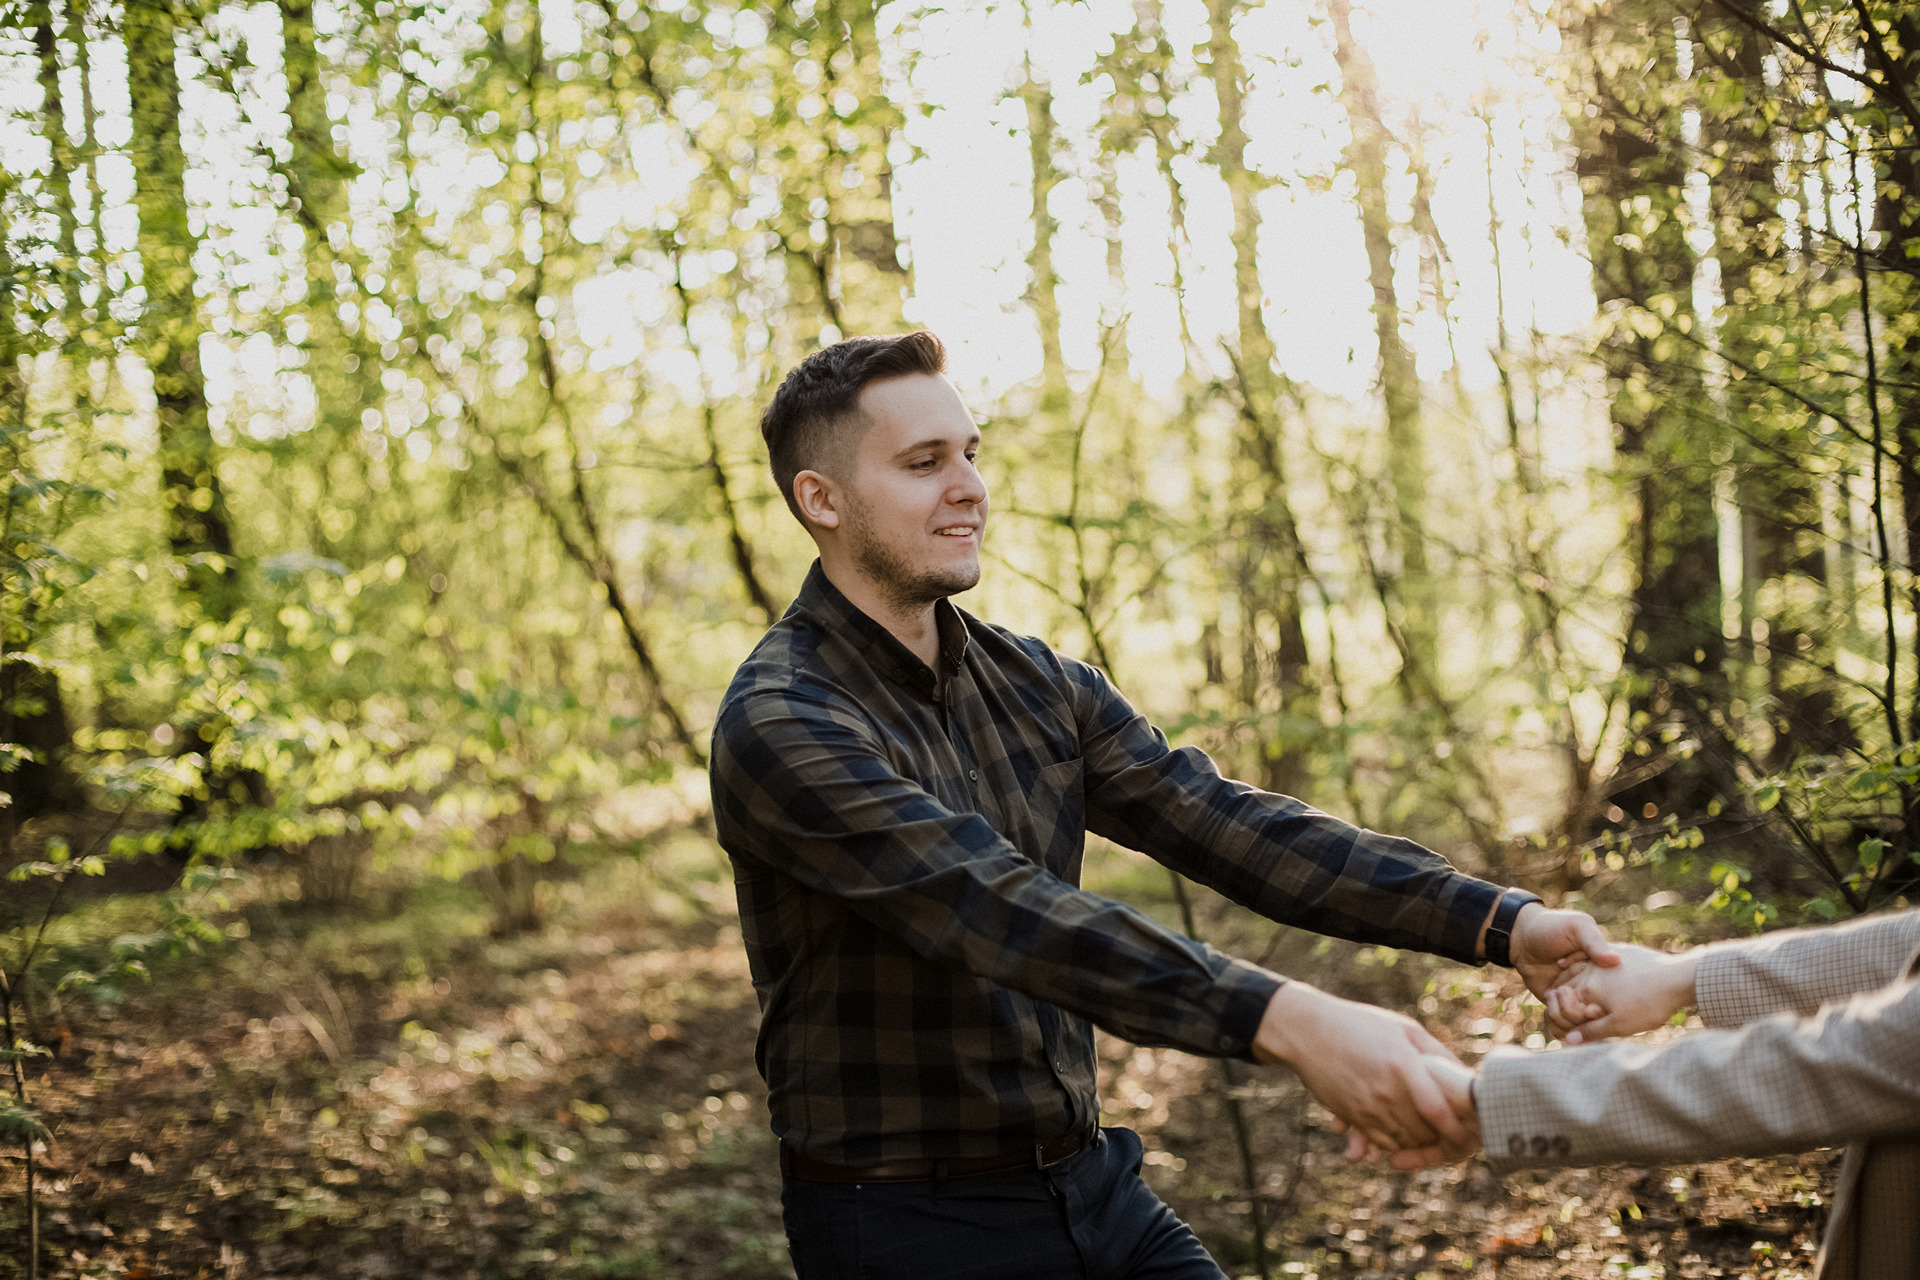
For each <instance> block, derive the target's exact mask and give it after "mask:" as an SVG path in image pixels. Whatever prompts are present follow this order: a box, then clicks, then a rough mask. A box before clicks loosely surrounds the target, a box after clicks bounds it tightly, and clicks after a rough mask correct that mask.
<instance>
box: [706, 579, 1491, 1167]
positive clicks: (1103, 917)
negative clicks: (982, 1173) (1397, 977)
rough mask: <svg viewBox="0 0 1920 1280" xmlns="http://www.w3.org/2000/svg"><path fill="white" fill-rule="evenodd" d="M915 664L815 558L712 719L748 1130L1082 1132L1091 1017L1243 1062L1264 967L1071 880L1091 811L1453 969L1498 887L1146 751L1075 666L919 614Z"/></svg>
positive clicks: (1267, 901)
mask: <svg viewBox="0 0 1920 1280" xmlns="http://www.w3.org/2000/svg"><path fill="white" fill-rule="evenodd" d="M935 609H936V619H937V625H938V627H939V635H940V651H941V659H940V661H941V666H942V668H943V670H942V672H941V678H939V679H936V678H935V675H934V672H933V671H932V670H930V669H929V668H928V667H927V666H926V664H925V663H923V662H922V661H921V660H920V659H919V658H918V657H916V656H915V655H914V654H913V653H912V652H911V651H910V650H909V649H907V647H906V646H905V645H903V644H901V643H900V642H899V640H897V639H896V638H894V637H893V636H892V635H891V634H890V633H888V632H887V631H886V629H885V628H883V627H882V626H880V625H879V624H878V623H876V622H875V621H873V620H872V619H871V618H868V617H867V616H866V615H865V614H863V613H861V612H860V611H859V610H858V609H857V608H855V607H854V606H853V605H852V604H851V603H850V602H849V601H848V600H847V599H846V597H844V596H843V595H841V594H840V592H839V591H838V590H837V589H835V588H834V586H833V585H832V584H831V583H830V582H828V581H827V578H826V575H825V573H824V572H823V571H822V570H821V568H820V566H819V565H818V563H816V564H815V565H814V567H813V571H812V572H811V573H810V574H809V576H808V578H807V582H806V585H805V586H804V588H803V589H802V591H801V593H800V596H799V598H798V599H797V600H795V602H794V604H793V606H792V607H791V608H790V609H789V610H788V611H787V613H786V616H785V617H783V618H782V619H781V620H780V621H779V622H778V623H777V624H775V626H774V627H773V628H772V629H771V630H770V631H768V633H767V634H766V637H765V638H764V639H763V640H761V642H760V644H759V645H758V646H757V647H756V648H755V649H754V651H753V653H752V655H751V656H750V657H748V659H747V661H746V662H745V663H744V664H742V666H741V667H740V670H739V672H738V674H737V675H736V676H735V677H734V680H733V683H732V685H731V687H730V688H729V689H728V691H727V694H726V697H725V699H724V701H723V702H722V704H721V707H720V713H719V716H718V720H717V724H716V726H715V730H714V744H713V762H712V784H713V798H714V815H715V820H716V823H717V825H718V828H719V836H720V843H721V844H722V846H724V847H725V849H726V850H727V853H728V855H729V856H730V857H731V858H732V860H733V866H734V876H735V887H736V890H737V892H738V894H739V899H740V922H741V931H742V934H743V935H744V940H745V944H746V948H747V955H748V959H749V961H750V964H751V968H752V973H753V982H754V987H755V989H756V991H757V992H758V995H759V999H760V1007H761V1014H762V1018H761V1027H760V1037H759V1045H758V1050H757V1058H758V1063H759V1067H760V1072H761V1074H762V1075H763V1076H764V1077H765V1078H766V1081H767V1085H768V1088H769V1091H770V1099H769V1105H770V1107H771V1110H772V1119H773V1128H774V1131H775V1132H776V1133H777V1134H779V1135H780V1136H781V1138H782V1139H783V1140H785V1141H786V1142H787V1143H788V1144H789V1145H790V1146H792V1147H794V1148H795V1149H797V1150H799V1151H802V1152H804V1153H805V1154H807V1155H810V1156H813V1157H815V1158H817V1159H822V1160H830V1161H833V1162H835V1163H839V1164H848V1165H870V1164H879V1163H885V1162H888V1161H893V1160H902V1159H921V1158H933V1159H942V1158H958V1157H967V1156H980V1155H992V1154H998V1153H1003V1152H1017V1151H1022V1150H1031V1149H1032V1145H1033V1144H1034V1143H1035V1142H1037V1141H1047V1140H1050V1139H1052V1138H1055V1137H1057V1136H1059V1135H1062V1134H1065V1133H1068V1132H1072V1131H1075V1130H1077V1129H1080V1128H1084V1127H1086V1126H1089V1125H1091V1124H1093V1123H1094V1122H1095V1120H1096V1119H1097V1116H1098V1112H1099V1102H1098V1098H1097V1096H1096V1094H1095V1091H1094V1070H1095V1064H1094V1053H1093V1033H1092V1030H1091V1028H1090V1027H1089V1026H1088V1023H1089V1022H1094V1023H1098V1024H1099V1025H1100V1026H1102V1027H1105V1028H1106V1029H1108V1030H1109V1031H1112V1032H1114V1033H1115V1034H1117V1035H1120V1036H1124V1037H1125V1038H1127V1039H1129V1040H1132V1041H1135V1042H1137V1043H1141V1044H1153V1045H1172V1046H1175V1047H1178V1048H1181V1049H1185V1050H1188V1051H1189V1052H1192V1053H1198V1054H1207V1055H1216V1056H1235V1057H1245V1056H1248V1054H1249V1051H1250V1046H1251V1042H1252V1039H1253V1036H1254V1033H1255V1031H1256V1030H1257V1029H1258V1027H1259V1024H1260V1019H1261V1016H1262V1014H1263V1013H1264V1011H1265V1009H1266V1005H1267V1002H1268V1000H1269V999H1270V998H1271V997H1272V994H1273V992H1274V991H1275V990H1276V989H1277V988H1278V986H1279V983H1280V982H1281V979H1280V978H1278V977H1276V976H1275V975H1273V974H1271V973H1268V972H1267V971H1266V970H1264V969H1261V968H1259V967H1257V966H1254V965H1250V964H1245V963H1242V962H1241V961H1238V960H1234V959H1231V958H1229V957H1227V956H1224V955H1221V954H1220V953H1219V952H1217V951H1215V950H1213V949H1212V948H1211V947H1207V946H1204V945H1202V944H1200V943H1198V942H1195V941H1193V940H1191V939H1189V938H1186V937H1184V936H1182V935H1181V934H1178V933H1176V932H1174V931H1172V930H1170V929H1167V928H1165V927H1164V926H1162V925H1160V924H1159V923H1157V922H1156V921H1154V920H1152V919H1151V918H1149V917H1148V916H1146V915H1144V914H1142V913H1141V912H1139V911H1137V910H1135V909H1133V908H1132V907H1128V906H1124V905H1122V904H1120V903H1116V902H1112V901H1109V900H1108V899H1105V898H1102V897H1099V896H1098V895H1096V894H1093V893H1089V892H1087V891H1085V890H1083V889H1080V888H1078V887H1077V885H1078V880H1079V874H1080V861H1081V851H1082V846H1083V844H1084V841H1085V835H1086V832H1087V831H1088V830H1092V831H1094V832H1096V833H1098V834H1100V835H1102V836H1105V837H1106V838H1108V839H1110V840H1113V841H1115V842H1116V843H1119V844H1122V845H1126V846H1128V847H1129V848H1133V849H1138V850H1142V851H1144V852H1146V853H1148V854H1150V855H1152V856H1153V857H1155V858H1157V859H1159V860H1160V861H1161V862H1163V863H1165V864H1166V865H1168V866H1170V867H1172V868H1173V869H1175V870H1177V871H1179V872H1181V873H1182V874H1184V875H1187V876H1190V877H1192V878H1193V879H1195V880H1198V881H1200V882H1201V883H1203V884H1206V885H1210V886H1212V887H1213V888H1215V889H1217V890H1219V891H1220V892H1221V893H1223V894H1225V895H1226V896H1227V897H1229V898H1231V899H1233V900H1234V901H1236V902H1239V903H1242V904H1244V905H1246V906H1248V907H1250V908H1252V909H1253V910H1255V911H1258V912H1260V913H1261V914H1262V915H1265V916H1267V917H1269V918H1271V919H1273V920H1276V921H1280V922H1282V923H1285V924H1290V925H1299V926H1302V927H1304V928H1308V929H1312V930H1314V931H1316V932H1319V933H1325V934H1332V935H1335V936H1337V937H1342V938H1350V939H1354V940H1356V941H1362V942H1373V943H1385V944H1387V945H1390V946H1395V947H1410V948H1418V949H1421V950H1426V951H1434V952H1438V953H1440V954H1442V955H1445V956H1449V957H1451V958H1453V959H1456V960H1459V961H1462V962H1465V963H1476V961H1475V957H1474V950H1475V945H1476V942H1477V940H1478V935H1479V930H1480V926H1481V924H1482V922H1483V921H1484V920H1485V919H1486V917H1487V914H1488V912H1489V911H1490V910H1491V909H1492V906H1493V902H1494V900H1495V898H1496V897H1498V895H1499V893H1500V890H1499V888H1497V887H1496V886H1494V885H1491V884H1488V883H1486V882H1485V881H1481V880H1476V879H1474V878H1472V877H1470V876H1466V875H1462V874H1461V873H1459V872H1457V871H1455V870H1454V869H1453V868H1452V867H1451V866H1449V865H1448V864H1447V863H1446V862H1445V861H1444V860H1443V859H1442V858H1440V857H1439V856H1438V855H1437V854H1434V853H1431V852H1429V851H1428V850H1426V849H1423V848H1421V847H1420V846H1419V845H1416V844H1414V843H1412V842H1411V841H1407V840H1400V839H1395V838H1392V837H1388V836H1382V835H1378V834H1375V833H1373V832H1369V831H1363V830H1361V829H1359V828H1356V827H1354V826H1351V825H1349V824H1348V823H1345V822H1341V821H1340V820H1338V819H1336V818H1333V817H1329V816H1328V815H1326V814H1323V813H1320V812H1317V811H1316V810H1314V809H1311V808H1309V807H1308V806H1307V805H1305V804H1302V803H1301V802H1300V801H1298V800H1292V799H1289V798H1287V797H1285V796H1278V795H1273V794H1271V793H1268V792H1264V791H1260V790H1257V789H1255V788H1253V787H1250V786H1247V785H1245V784H1243V783H1239V782H1232V781H1229V780H1227V779H1224V778H1222V777H1221V776H1220V774H1219V772H1218V771H1217V770H1216V769H1215V768H1214V765H1213V762H1212V761H1211V760H1210V759H1208V757H1207V756H1206V754H1205V753H1204V752H1201V751H1199V750H1197V749H1195V748H1192V747H1183V748H1180V749H1179V750H1174V749H1171V748H1170V747H1169V746H1168V744H1167V740H1166V739H1165V738H1164V737H1163V736H1162V735H1161V734H1160V732H1159V731H1158V730H1156V729H1154V728H1153V727H1152V726H1151V725H1149V724H1148V723H1147V721H1146V720H1145V719H1144V718H1143V717H1141V716H1140V715H1139V714H1138V713H1137V712H1135V711H1134V709H1133V708H1132V707H1131V706H1130V705H1128V703H1127V701H1126V699H1124V698H1122V697H1121V696H1120V694H1119V693H1118V692H1116V691H1115V690H1114V688H1113V686H1112V685H1111V684H1109V683H1108V681H1107V678H1106V676H1105V675H1104V674H1103V673H1101V672H1100V671H1099V670H1098V669H1097V668H1094V667H1091V666H1088V665H1087V664H1085V663H1082V662H1077V661H1074V660H1073V659H1071V658H1067V657H1064V656H1062V655H1061V654H1058V653H1056V652H1054V651H1053V650H1052V649H1051V648H1049V647H1048V646H1047V645H1046V644H1044V643H1042V642H1041V641H1039V640H1033V639H1028V638H1024V637H1020V636H1016V635H1012V634H1010V633H1009V632H1007V631H1004V630H1002V629H1001V628H999V627H994V626H989V625H987V624H986V623H983V622H981V621H979V620H978V619H976V618H973V617H971V616H969V615H967V614H965V613H963V612H961V611H960V610H959V609H956V608H954V607H953V606H952V605H951V604H949V603H947V602H945V601H942V602H941V603H940V604H939V605H937V606H936V607H935Z"/></svg>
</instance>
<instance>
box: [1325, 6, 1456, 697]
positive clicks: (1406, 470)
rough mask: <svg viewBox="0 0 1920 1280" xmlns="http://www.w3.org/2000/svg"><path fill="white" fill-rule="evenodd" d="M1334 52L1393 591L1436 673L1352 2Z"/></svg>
mask: <svg viewBox="0 0 1920 1280" xmlns="http://www.w3.org/2000/svg"><path fill="white" fill-rule="evenodd" d="M1327 14H1328V16H1329V17H1330V18H1331V19H1332V26H1333V37H1334V44H1333V50H1334V58H1335V60H1336V61H1337V62H1338V63H1339V65H1340V105H1341V107H1342V108H1343V109H1344V110H1345V111H1346V114H1347V126H1348V128H1349V130H1350V131H1351V133H1352V141H1350V142H1349V143H1348V144H1347V168H1348V170H1349V171H1350V172H1351V173H1352V174H1353V177H1354V204H1355V206H1356V207H1357V208H1358V210H1359V213H1360V233H1361V238H1362V239H1363V240H1364V241H1365V243H1366V249H1367V280H1368V283H1369V284H1370V285H1371V286H1372V289H1373V328H1374V334H1375V337H1376V339H1377V341H1378V343H1379V347H1380V365H1379V368H1380V395H1381V399H1382V400H1383V401H1384V402H1385V405H1386V416H1387V473H1388V477H1389V480H1390V482H1391V484H1392V486H1393V502H1394V521H1393V524H1392V526H1391V528H1390V536H1391V539H1392V542H1391V545H1392V546H1393V548H1394V550H1395V551H1396V553H1397V556H1398V560H1399V564H1398V566H1397V572H1396V575H1395V576H1396V583H1395V594H1396V596H1397V597H1398V598H1399V601H1400V607H1401V609H1402V610H1403V611H1404V616H1403V618H1402V621H1401V627H1402V629H1403V630H1404V631H1405V633H1406V636H1407V641H1408V647H1409V649H1410V650H1411V651H1412V652H1413V654H1414V655H1415V660H1416V661H1418V662H1419V663H1420V664H1421V665H1422V666H1423V667H1424V668H1425V677H1424V678H1426V679H1429V680H1431V679H1433V677H1434V674H1435V667H1436V665H1437V662H1436V660H1437V657H1438V649H1439V640H1438V637H1439V619H1438V617H1437V616H1436V613H1437V605H1438V602H1437V600H1436V599H1435V597H1434V593H1433V583H1432V577H1431V575H1430V573H1429V572H1428V568H1427V546H1426V532H1425V510H1426V503H1427V462H1426V450H1425V435H1424V433H1423V432H1422V429H1421V422H1420V375H1419V372H1418V370H1417V369H1416V368H1415V366H1414V359H1413V352H1412V351H1411V350H1409V349H1408V347H1407V344H1406V341H1405V339H1404V337H1403V336H1402V334H1401V331H1400V322H1401V312H1400V300H1399V297H1398V295H1397V294H1396V293H1395V291H1394V286H1393V221H1392V218H1391V217H1390V216H1389V214H1388V212H1387V141H1388V135H1387V127H1386V123H1385V121H1384V120H1382V118H1381V115H1380V92H1379V79H1378V77H1377V76H1376V75H1375V73H1374V69H1373V60H1372V58H1371V57H1370V56H1369V55H1368V53H1367V50H1366V48H1365V46H1363V45H1362V44H1360V42H1359V41H1357V40H1355V39H1354V38H1353V24H1352V6H1351V5H1349V4H1348V2H1347V0H1327Z"/></svg>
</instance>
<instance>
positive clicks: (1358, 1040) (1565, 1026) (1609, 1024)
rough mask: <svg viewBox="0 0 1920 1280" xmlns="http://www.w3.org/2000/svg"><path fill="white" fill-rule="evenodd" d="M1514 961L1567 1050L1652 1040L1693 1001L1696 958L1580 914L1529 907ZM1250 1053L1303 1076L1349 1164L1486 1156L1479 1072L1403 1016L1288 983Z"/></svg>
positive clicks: (1519, 926) (1518, 928)
mask: <svg viewBox="0 0 1920 1280" xmlns="http://www.w3.org/2000/svg"><path fill="white" fill-rule="evenodd" d="M1510 951H1511V956H1512V959H1513V962H1514V968H1515V969H1516V970H1517V971H1518V972H1519V974H1520V976H1521V978H1522V980H1523V981H1525V982H1526V984H1527V987H1528V989H1529V990H1531V991H1532V992H1533V994H1534V995H1535V996H1537V997H1538V998H1539V999H1540V1000H1541V1001H1542V1002H1544V1003H1545V1004H1546V1006H1547V1020H1548V1024H1549V1025H1550V1026H1551V1027H1552V1028H1553V1030H1554V1032H1555V1034H1557V1035H1560V1036H1562V1037H1563V1038H1564V1039H1565V1040H1566V1041H1567V1043H1568V1044H1580V1043H1583V1042H1586V1041H1590V1040H1598V1039H1603V1038H1605V1037H1608V1036H1622V1035H1633V1034H1636V1033H1637V1032H1640V1031H1646V1030H1649V1029H1651V1028H1653V1027H1656V1026H1660V1025H1661V1024H1663V1023H1665V1022H1666V1021H1667V1020H1668V1019H1669V1018H1671V1017H1672V1016H1673V1014H1674V1012H1675V1011H1676V1010H1678V1009H1680V1008H1684V1007H1685V1006H1686V1005H1688V1004H1690V1003H1692V1000H1693V968H1694V961H1693V959H1692V958H1691V956H1689V955H1679V956H1668V955H1663V954H1662V953H1660V952H1657V951H1649V950H1647V949H1646V948H1643V947H1633V946H1622V945H1616V944H1614V943H1611V942H1609V941H1607V939H1606V936H1605V935H1604V934H1602V933H1601V932H1600V929H1599V926H1597V925H1595V924H1594V922H1593V919H1592V918H1591V917H1590V916H1587V915H1585V914H1584V913H1582V912H1578V911H1554V910H1548V909H1547V908H1545V907H1539V906H1529V907H1526V908H1524V909H1523V910H1522V912H1521V914H1520V916H1519V917H1518V918H1517V919H1516V920H1515V921H1514V926H1513V934H1512V944H1511V948H1510ZM1254 1051H1255V1054H1256V1055H1257V1056H1259V1057H1261V1058H1262V1059H1264V1060H1266V1061H1270V1062H1277V1063H1281V1064H1283V1065H1285V1066H1288V1067H1290V1068H1292V1069H1293V1071H1294V1072H1295V1073H1296V1074H1297V1075H1299V1077H1300V1079H1301V1081H1302V1082H1303V1083H1304V1084H1305V1085H1306V1087H1307V1091H1308V1092H1309V1093H1311V1094H1312V1095H1313V1097H1314V1099H1315V1100H1316V1101H1318V1102H1319V1103H1320V1104H1321V1105H1322V1106H1324V1107H1326V1108H1327V1110H1329V1111H1331V1112H1332V1113H1333V1114H1334V1117H1335V1119H1336V1121H1337V1122H1338V1125H1339V1127H1340V1128H1341V1129H1342V1130H1343V1131H1344V1132H1345V1133H1346V1134H1347V1154H1348V1155H1349V1156H1352V1157H1356V1158H1360V1157H1366V1158H1376V1157H1380V1156H1388V1157H1390V1158H1391V1161H1392V1163H1393V1165H1394V1167H1395V1168H1399V1169H1415V1168H1424V1167H1427V1166H1429V1165H1433V1164H1439V1163H1442V1162H1444V1161H1449V1160H1458V1159H1462V1158H1464V1157H1466V1156H1468V1155H1471V1154H1472V1153H1473V1152H1474V1151H1475V1150H1477V1149H1478V1148H1479V1146H1480V1128H1479V1118H1478V1114H1477V1110H1476V1106H1475V1099H1474V1080H1475V1074H1476V1073H1475V1072H1474V1071H1473V1070H1472V1069H1471V1068H1469V1067H1467V1066H1466V1065H1464V1064H1463V1063H1461V1062H1460V1060H1459V1059H1458V1058H1456V1057H1454V1056H1453V1054H1452V1053H1450V1052H1449V1051H1448V1050H1447V1048H1446V1046H1444V1045H1442V1044H1441V1043H1440V1042H1439V1041H1438V1040H1436V1039H1434V1038H1433V1036H1431V1035H1430V1034H1428V1033H1427V1031H1426V1029H1425V1028H1423V1027H1422V1026H1421V1025H1420V1024H1419V1023H1417V1022H1415V1021H1414V1020H1413V1019H1412V1018H1409V1017H1406V1016H1405V1015H1403V1014H1398V1013H1392V1012H1389V1011H1388V1010H1385V1009H1380V1008H1377V1007H1375V1006H1373V1005H1368V1004H1361V1003H1358V1002H1356V1001H1352V1000H1343V999H1340V998H1339V997H1337V996H1332V995H1328V994H1327V993H1326V992H1324V991H1320V990H1317V989H1316V988H1314V987H1311V986H1308V985H1307V984H1305V983H1301V982H1289V983H1287V984H1286V985H1284V986H1282V987H1281V988H1280V990H1279V991H1278V992H1276V993H1275V994H1274V997H1273V1000H1272V1002H1271V1003H1270V1004H1269V1005H1268V1006H1267V1011H1266V1016H1265V1017H1264V1018H1263V1019H1262V1021H1261V1024H1260V1031H1259V1034H1258V1036H1257V1037H1256V1038H1255V1041H1254Z"/></svg>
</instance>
